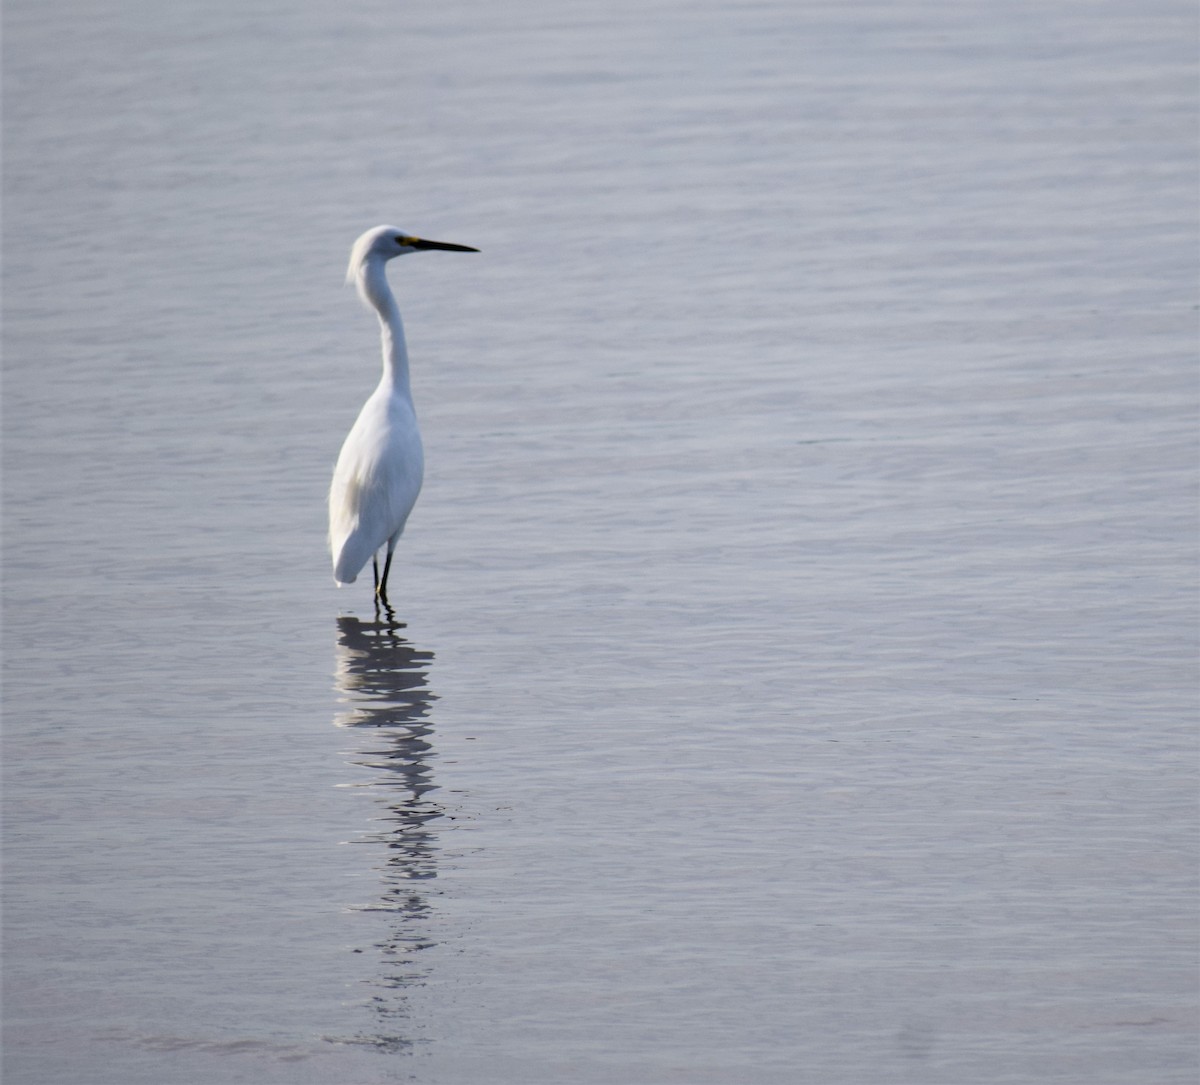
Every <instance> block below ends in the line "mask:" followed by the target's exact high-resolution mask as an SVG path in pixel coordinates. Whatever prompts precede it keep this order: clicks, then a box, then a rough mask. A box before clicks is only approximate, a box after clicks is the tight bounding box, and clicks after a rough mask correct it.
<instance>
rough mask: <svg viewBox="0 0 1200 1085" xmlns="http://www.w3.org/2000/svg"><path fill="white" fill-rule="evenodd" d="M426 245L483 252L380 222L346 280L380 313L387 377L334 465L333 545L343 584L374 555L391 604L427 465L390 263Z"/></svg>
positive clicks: (378, 589)
mask: <svg viewBox="0 0 1200 1085" xmlns="http://www.w3.org/2000/svg"><path fill="white" fill-rule="evenodd" d="M424 249H446V250H448V251H450V252H478V251H479V250H478V249H473V248H471V247H470V246H469V245H450V244H446V243H445V242H441V241H425V240H422V239H421V238H419V237H413V236H412V234H409V233H406V232H405V231H403V230H398V229H396V227H395V226H376V227H375V228H374V229H372V230H368V231H367V232H366V233H365V234H363V235H362V236H361V237H360V238H359V239H358V240H357V241H356V242H354V247H353V248H352V249H351V250H350V268H349V270H348V271H347V272H346V281H347V282H348V283H354V285H355V286H356V287H357V288H358V294H359V297H361V298H362V300H363V301H364V302H365V303H366V304H367V305H370V306H371V307H372V308H374V310H375V311H376V312H377V313H378V314H379V324H380V328H381V334H382V339H383V377H382V378H381V379H380V381H379V386H378V387H377V388H376V389H375V391H374V392H373V393H372V394H371V398H370V399H368V400H367V402H366V403H364V404H363V408H362V410H361V411H360V412H359V415H358V420H357V421H356V422H355V423H354V425H353V427H352V428H351V430H350V432H349V434H348V435H347V436H346V440H345V443H344V444H343V445H342V451H341V453H340V454H339V455H338V461H337V466H336V467H335V468H334V470H333V485H332V486H330V488H329V547H330V550H331V551H332V552H333V578H334V580H336V581H337V582H338V583H339V584H353V583H354V581H355V580H357V579H358V574H359V573H360V572H361V571H362V567H363V566H364V565H366V563H367V558H370V559H371V560H372V568H373V570H374V573H375V596H376V598H377V599H378V600H379V601H380V602H382V603H384V604H386V603H387V579H388V573H389V571H390V570H391V567H392V552H393V551H394V550H395V549H396V543H397V541H398V540H399V538H400V535H401V534H402V533H403V531H404V524H405V522H406V521H407V520H408V514H409V513H410V512H412V508H413V505H415V504H416V501H417V494H419V493H420V492H421V479H422V476H423V474H424V469H425V456H424V452H423V451H422V448H421V432H420V430H419V429H418V428H417V414H416V411H415V410H414V409H413V399H412V387H411V385H410V382H409V376H408V350H407V348H406V347H405V345H404V325H403V324H402V323H401V321H400V309H399V308H398V307H397V305H396V298H395V296H394V295H393V294H392V291H391V288H390V287H389V286H388V281H387V271H386V267H387V262H388V261H389V260H390V259H391V258H392V257H393V256H403V255H404V254H405V253H410V252H420V251H422V250H424ZM385 545H386V546H387V557H386V559H385V560H384V563H383V576H382V577H380V575H379V551H380V550H381V549H382V548H383V547H384V546H385Z"/></svg>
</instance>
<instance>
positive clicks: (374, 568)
mask: <svg viewBox="0 0 1200 1085" xmlns="http://www.w3.org/2000/svg"><path fill="white" fill-rule="evenodd" d="M371 572H373V573H374V574H375V594H376V595H378V594H379V555H378V554H372V555H371Z"/></svg>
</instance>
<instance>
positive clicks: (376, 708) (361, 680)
mask: <svg viewBox="0 0 1200 1085" xmlns="http://www.w3.org/2000/svg"><path fill="white" fill-rule="evenodd" d="M403 628H404V625H403V624H402V623H399V622H397V621H396V620H395V619H394V617H393V615H392V613H391V611H390V610H385V612H384V613H383V614H382V615H381V614H380V613H378V612H377V613H376V615H375V619H374V620H373V621H363V620H362V619H359V618H356V617H353V616H349V615H345V616H342V617H339V618H338V620H337V649H336V659H337V672H336V673H337V689H338V691H339V693H340V695H341V696H340V701H341V708H340V709H339V711H338V713H337V715H336V716H335V717H334V723H335V724H336V725H337V726H339V727H345V728H347V729H349V730H350V731H352V733H353V734H354V737H355V742H354V746H353V749H352V751H351V763H352V764H355V765H359V766H362V767H363V768H365V769H369V770H371V773H372V775H371V777H369V778H364V780H363V781H362V783H361V784H359V785H358V786H362V787H370V788H376V789H378V790H379V798H380V800H381V802H380V805H379V808H378V809H377V810H376V811H375V815H374V821H375V822H376V824H377V825H378V826H379V828H378V829H377V830H375V831H372V832H368V833H366V834H364V835H362V836H359V837H356V838H355V840H356V842H358V843H364V844H367V845H370V846H373V847H375V848H379V849H383V850H382V851H381V852H379V853H378V855H379V863H378V869H379V870H380V871H381V872H382V875H383V885H382V887H381V893H380V896H379V898H378V899H377V900H375V901H372V902H370V903H368V904H360V905H359V906H358V909H357V910H359V911H364V912H384V913H390V915H391V917H392V919H391V921H390V922H389V923H388V924H387V927H386V930H385V937H384V938H383V939H382V940H379V941H376V942H375V951H376V952H377V953H378V956H379V962H380V968H379V975H377V976H376V977H374V978H373V979H372V981H371V982H372V983H373V985H374V986H376V987H377V988H378V989H377V991H376V992H375V993H374V995H373V996H371V998H370V1000H369V1005H370V1006H371V1008H372V1010H373V1012H374V1015H375V1022H374V1027H373V1028H372V1030H371V1034H370V1035H363V1036H359V1037H357V1038H356V1039H357V1042H360V1043H369V1044H371V1045H373V1046H376V1047H380V1048H385V1049H388V1050H408V1049H411V1047H412V1045H413V1042H414V1037H413V1035H412V1023H411V1022H410V1021H409V1020H408V1018H409V1014H408V1007H407V1003H406V1001H405V991H406V990H408V989H410V988H412V987H414V986H419V985H421V984H422V983H424V982H425V979H426V978H427V975H428V966H427V965H424V964H422V963H421V960H420V951H421V950H424V949H428V948H430V947H431V946H432V945H433V944H434V943H433V941H432V938H431V929H432V923H431V907H430V904H429V899H428V898H429V896H430V886H429V884H428V883H429V881H430V879H433V878H436V877H437V844H436V834H435V832H434V830H433V828H432V827H431V823H432V822H434V821H436V819H437V818H439V817H441V816H442V814H443V810H442V808H441V807H440V806H439V805H438V803H437V802H436V801H434V800H433V799H432V798H431V797H430V795H431V792H434V791H436V789H437V785H436V784H434V783H433V779H432V771H431V769H430V766H429V762H430V759H431V758H432V757H434V756H435V755H434V751H433V746H432V744H431V743H430V741H429V737H430V735H431V734H432V733H433V726H432V724H431V723H430V722H429V720H428V715H429V709H430V703H431V702H432V701H434V700H436V697H435V696H434V694H433V693H431V692H430V690H429V685H428V669H429V666H430V664H431V663H432V662H433V653H432V652H423V651H419V650H417V649H416V648H414V647H413V645H412V644H411V643H409V641H408V640H406V639H405V638H404V637H403V636H401V634H400V630H401V629H403Z"/></svg>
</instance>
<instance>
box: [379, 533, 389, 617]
mask: <svg viewBox="0 0 1200 1085" xmlns="http://www.w3.org/2000/svg"><path fill="white" fill-rule="evenodd" d="M391 571H392V548H391V547H390V546H389V547H388V552H387V558H386V559H385V560H384V562H383V580H381V581H380V583H379V589H378V591H379V598H380V599H382V600H383V604H384V606H387V601H388V597H387V578H388V573H390V572H391Z"/></svg>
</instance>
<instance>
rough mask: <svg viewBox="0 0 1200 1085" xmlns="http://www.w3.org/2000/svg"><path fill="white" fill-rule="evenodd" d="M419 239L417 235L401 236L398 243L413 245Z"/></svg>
mask: <svg viewBox="0 0 1200 1085" xmlns="http://www.w3.org/2000/svg"><path fill="white" fill-rule="evenodd" d="M420 240H421V239H420V238H419V237H402V238H401V239H400V244H402V245H415V244H416V243H417V242H418V241H420Z"/></svg>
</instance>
